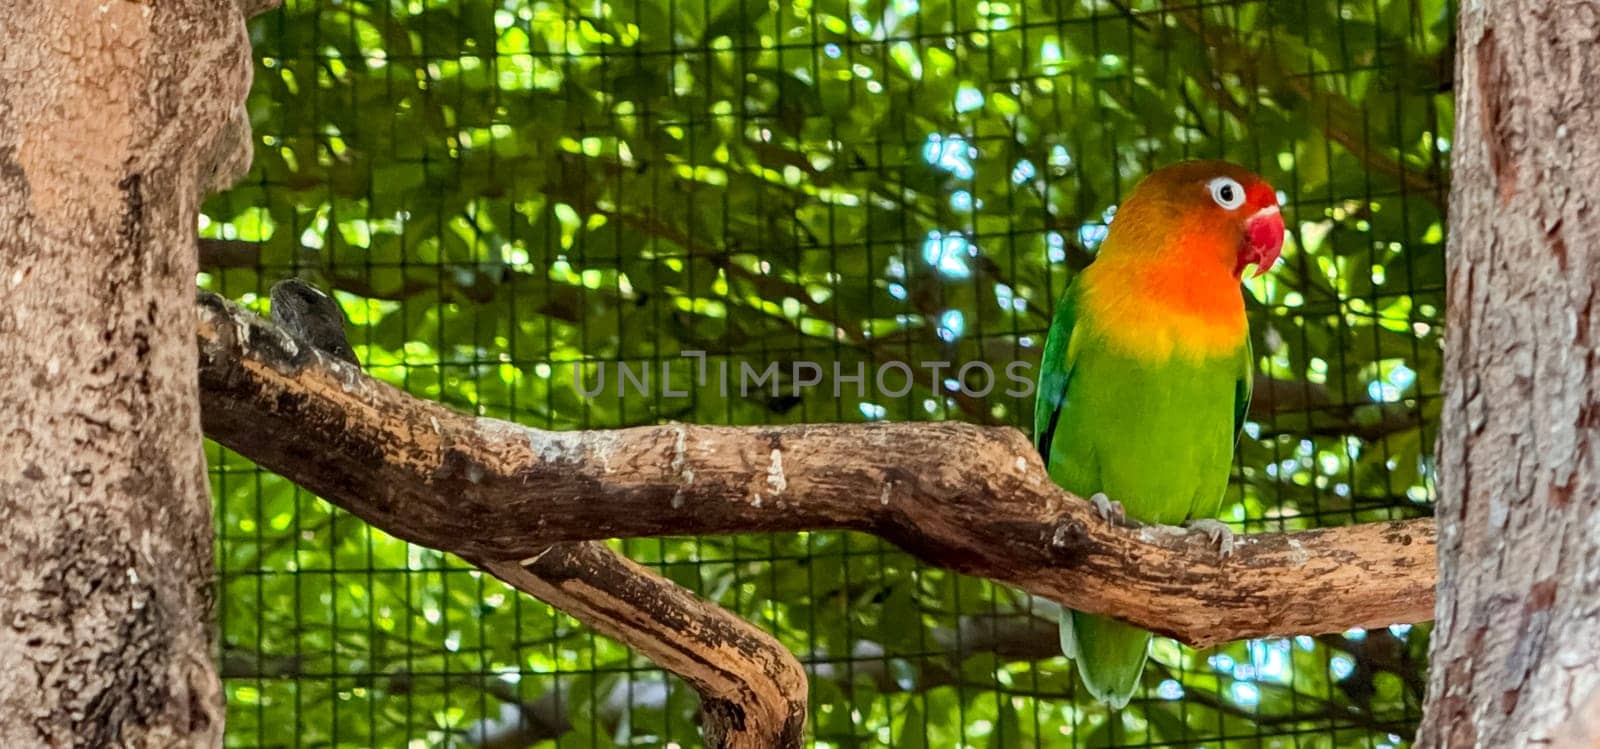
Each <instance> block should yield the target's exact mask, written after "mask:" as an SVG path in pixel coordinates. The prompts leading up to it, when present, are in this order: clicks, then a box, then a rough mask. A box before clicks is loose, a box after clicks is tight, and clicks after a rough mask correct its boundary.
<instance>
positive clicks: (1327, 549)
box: [197, 294, 1435, 646]
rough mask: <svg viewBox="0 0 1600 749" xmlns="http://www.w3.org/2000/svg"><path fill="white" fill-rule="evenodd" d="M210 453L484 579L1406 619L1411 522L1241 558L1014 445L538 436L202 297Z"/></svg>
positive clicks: (949, 432)
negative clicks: (1135, 516)
mask: <svg viewBox="0 0 1600 749" xmlns="http://www.w3.org/2000/svg"><path fill="white" fill-rule="evenodd" d="M197 333H198V337H199V347H200V370H201V375H200V382H201V390H202V408H203V410H202V416H203V423H204V427H205V430H206V433H207V434H208V435H210V436H211V437H212V438H213V439H216V440H217V441H219V442H221V443H223V444H225V445H227V446H228V447H231V448H233V449H234V450H236V451H238V452H239V453H241V454H243V455H245V456H247V457H249V458H251V459H253V460H255V461H256V462H258V463H259V464H261V465H262V466H264V467H266V468H268V469H270V470H273V471H276V472H278V473H280V474H282V475H283V476H285V477H287V478H289V479H290V480H292V481H295V482H296V483H298V484H300V485H302V486H304V487H306V488H308V489H310V490H312V491H313V492H316V493H317V494H319V495H321V496H322V497H324V498H326V499H327V500H328V501H330V502H333V503H334V504H337V505H339V506H341V507H343V508H345V509H347V510H349V511H350V512H352V513H354V514H356V515H358V516H360V517H362V518H363V519H365V520H367V521H368V522H370V523H372V524H373V525H375V526H377V527H379V528H382V529H384V530H385V531H387V532H389V533H391V534H393V535H395V536H397V537H400V538H403V539H405V540H408V541H412V542H415V543H419V544H422V545H425V546H430V547H433V548H437V549H443V550H446V551H451V552H455V553H457V554H460V555H462V556H464V557H467V558H471V559H477V560H482V561H484V562H495V561H510V560H518V559H526V558H528V557H531V556H533V555H535V554H538V553H539V552H541V551H543V550H544V549H545V548H546V547H548V546H549V545H551V544H554V543H562V542H573V541H588V540H596V539H602V538H611V537H648V536H663V535H694V534H718V533H743V532H763V531H800V530H817V529H853V530H860V531H866V532H871V533H875V534H877V535H879V536H882V537H884V538H886V539H888V540H890V541H892V542H894V543H896V544H899V545H900V546H901V547H903V548H905V549H907V550H909V551H911V552H912V553H914V554H917V555H918V556H920V557H922V558H923V559H926V560H928V561H930V562H932V563H934V564H939V565H942V566H945V567H948V568H950V569H954V570H957V571H960V572H964V573H967V574H973V575H980V576H984V577H988V578H992V579H994V580H998V581H1000V582H1004V583H1007V584H1010V585H1013V586H1016V587H1018V588H1021V589H1023V590H1025V591H1028V592H1030V593H1034V594H1037V595H1041V596H1045V597H1047V598H1050V599H1052V600H1056V601H1059V602H1061V603H1062V604H1064V605H1068V606H1071V607H1072V608H1074V609H1079V610H1084V611H1089V612H1093V613H1102V614H1110V615H1114V616H1118V617H1120V618H1122V619H1125V620H1127V621H1130V622H1133V623H1135V624H1138V625H1140V626H1143V627H1146V628H1149V629H1152V630H1154V631H1156V632H1158V633H1161V634H1164V635H1167V636H1171V637H1174V638H1176V639H1178V640H1180V641H1183V642H1185V643H1188V644H1191V645H1195V646H1204V645H1209V644H1214V643H1218V642H1224V641H1229V640H1237V639H1242V638H1248V637H1263V636H1270V635H1284V634H1296V633H1323V632H1333V631H1339V630H1344V629H1347V628H1349V627H1353V626H1379V625H1387V624H1391V623H1396V622H1416V621H1423V620H1426V619H1427V618H1429V616H1430V614H1431V613H1432V606H1433V585H1434V575H1435V569H1434V567H1435V557H1434V548H1435V539H1434V529H1433V522H1432V520H1431V519H1420V520H1410V521H1404V522H1391V523H1374V524H1367V525H1358V526H1350V527H1344V528H1334V529H1323V530H1312V531H1301V532H1297V533H1292V534H1261V535H1251V536H1245V537H1243V538H1242V539H1241V540H1240V542H1239V543H1238V544H1237V545H1236V547H1235V550H1234V553H1233V555H1232V556H1231V557H1227V558H1223V557H1221V556H1220V555H1218V554H1217V553H1216V552H1215V551H1213V550H1212V549H1211V548H1210V547H1209V546H1208V545H1207V543H1206V542H1205V540H1204V534H1203V533H1199V532H1196V533H1193V534H1187V533H1182V532H1177V531H1174V530H1173V529H1161V528H1149V527H1146V528H1124V527H1112V526H1110V525H1108V524H1106V523H1104V522H1102V521H1100V520H1099V519H1098V518H1097V517H1096V516H1095V515H1094V514H1093V512H1092V511H1091V510H1090V509H1089V507H1088V505H1087V503H1085V502H1082V501H1081V500H1078V499H1077V498H1075V497H1073V496H1072V495H1070V494H1067V493H1066V492H1064V491H1062V490H1061V489H1059V488H1058V487H1056V486H1055V485H1054V484H1052V483H1051V482H1050V480H1049V478H1048V476H1047V475H1046V474H1045V471H1044V467H1043V465H1042V464H1041V462H1040V461H1039V458H1038V456H1037V454H1036V453H1035V451H1034V449H1033V447H1032V446H1031V445H1030V444H1029V443H1028V441H1027V439H1026V438H1024V437H1023V436H1022V434H1021V433H1020V432H1017V431H1016V430H1014V429H1008V428H981V427H975V426H972V425H968V424H960V423H950V422H945V423H931V424H930V423H917V424H909V423H906V424H882V423H874V424H850V425H845V424H825V425H798V426H782V427H706V426H688V425H667V426H656V427H639V428H633V429H625V430H614V431H575V432H545V431H541V430H536V429H528V428H525V427H521V426H518V425H516V424H511V423H507V422H503V421H499V420H496V419H488V418H477V417H471V416H466V415H462V414H459V413H455V412H452V411H450V410H448V409H445V408H443V407H441V406H439V405H437V404H435V403H431V402H428V401H425V400H421V399H417V398H414V397H412V396H410V395H407V394H405V393H403V392H401V391H399V390H397V389H395V388H393V387H390V386H388V385H386V384H383V383H380V382H377V381H375V380H372V379H370V378H367V377H366V376H364V375H363V374H361V372H360V371H359V370H358V369H356V368H355V367H352V366H350V365H348V364H346V363H344V362H339V361H336V360H335V359H334V358H333V357H331V356H328V355H325V354H323V353H321V352H318V351H314V350H309V349H306V348H304V347H301V346H299V345H297V344H296V342H295V341H294V340H293V339H291V338H289V337H288V336H287V335H285V334H283V333H282V332H281V331H279V330H278V329H277V328H275V327H273V326H271V325H270V324H268V323H266V322H265V321H264V320H261V319H260V318H258V317H257V316H255V315H253V314H251V313H249V312H248V311H246V310H244V309H242V308H240V307H238V306H237V305H234V304H232V303H231V302H228V301H226V300H224V299H222V298H221V297H217V296H215V295H212V294H202V296H201V299H200V304H199V325H198V328H197Z"/></svg>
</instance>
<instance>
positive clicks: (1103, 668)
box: [1061, 609, 1150, 710]
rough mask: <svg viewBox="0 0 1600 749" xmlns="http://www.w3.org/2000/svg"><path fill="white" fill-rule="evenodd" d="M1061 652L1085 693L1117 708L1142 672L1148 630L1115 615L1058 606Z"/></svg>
mask: <svg viewBox="0 0 1600 749" xmlns="http://www.w3.org/2000/svg"><path fill="white" fill-rule="evenodd" d="M1061 652H1063V653H1066V655H1067V657H1068V658H1071V659H1072V660H1074V661H1076V662H1077V664H1078V676H1079V677H1080V678H1082V679H1083V685H1084V686H1085V687H1087V688H1088V690H1089V694H1092V695H1094V698H1095V699H1097V700H1099V701H1101V702H1104V703H1106V704H1107V705H1110V706H1111V707H1113V708H1115V709H1118V710H1121V709H1122V708H1124V707H1126V706H1127V705H1128V700H1129V699H1131V698H1132V697H1133V690H1134V689H1136V688H1138V686H1139V675H1140V674H1142V673H1144V662H1145V659H1146V658H1148V657H1149V656H1150V633H1149V632H1146V631H1145V630H1142V629H1139V628H1138V627H1135V626H1132V625H1129V624H1123V623H1122V622H1119V621H1117V620H1115V619H1108V618H1106V617H1103V616H1095V615H1093V614H1085V613H1082V612H1078V611H1069V610H1067V609H1062V611H1061Z"/></svg>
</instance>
